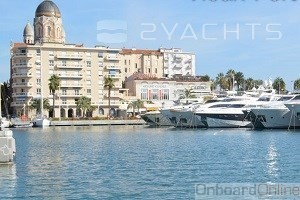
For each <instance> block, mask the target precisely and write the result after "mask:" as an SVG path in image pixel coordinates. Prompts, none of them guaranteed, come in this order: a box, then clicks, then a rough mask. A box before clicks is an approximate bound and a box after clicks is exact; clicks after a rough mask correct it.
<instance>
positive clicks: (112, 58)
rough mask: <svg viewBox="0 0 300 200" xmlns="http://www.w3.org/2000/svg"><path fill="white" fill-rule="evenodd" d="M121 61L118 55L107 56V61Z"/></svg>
mask: <svg viewBox="0 0 300 200" xmlns="http://www.w3.org/2000/svg"><path fill="white" fill-rule="evenodd" d="M120 59H121V57H120V56H118V55H116V54H115V55H113V54H110V55H107V56H106V60H110V61H119V60H120Z"/></svg>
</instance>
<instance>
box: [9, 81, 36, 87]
mask: <svg viewBox="0 0 300 200" xmlns="http://www.w3.org/2000/svg"><path fill="white" fill-rule="evenodd" d="M32 85H33V84H32V83H31V82H24V83H13V84H12V86H13V87H31V86H32Z"/></svg>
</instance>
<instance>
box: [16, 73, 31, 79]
mask: <svg viewBox="0 0 300 200" xmlns="http://www.w3.org/2000/svg"><path fill="white" fill-rule="evenodd" d="M26 77H32V73H14V74H12V78H26Z"/></svg>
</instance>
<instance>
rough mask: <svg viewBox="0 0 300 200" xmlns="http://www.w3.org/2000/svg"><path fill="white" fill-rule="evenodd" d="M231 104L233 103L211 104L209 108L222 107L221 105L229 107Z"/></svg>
mask: <svg viewBox="0 0 300 200" xmlns="http://www.w3.org/2000/svg"><path fill="white" fill-rule="evenodd" d="M230 105H231V104H217V105H213V106H210V107H209V108H221V107H228V106H230Z"/></svg>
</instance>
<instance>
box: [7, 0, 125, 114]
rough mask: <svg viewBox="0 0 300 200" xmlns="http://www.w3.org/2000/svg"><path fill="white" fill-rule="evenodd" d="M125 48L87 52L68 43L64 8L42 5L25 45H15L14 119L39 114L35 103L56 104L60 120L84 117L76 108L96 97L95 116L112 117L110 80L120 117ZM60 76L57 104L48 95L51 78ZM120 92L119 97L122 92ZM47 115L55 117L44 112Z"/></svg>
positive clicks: (48, 3)
mask: <svg viewBox="0 0 300 200" xmlns="http://www.w3.org/2000/svg"><path fill="white" fill-rule="evenodd" d="M120 51H121V49H112V48H107V47H95V48H87V47H84V46H83V45H75V44H66V43H65V32H64V28H63V23H62V20H61V13H60V11H59V8H58V7H57V6H56V4H54V3H53V2H52V1H50V0H48V1H43V2H42V3H41V4H40V5H39V6H38V7H37V9H36V13H35V18H34V26H33V27H32V26H31V24H30V23H27V25H26V26H25V29H24V32H23V43H13V44H12V46H11V82H12V88H13V103H12V105H11V106H12V107H13V108H14V110H15V114H17V115H21V114H26V115H27V116H29V117H31V116H34V115H35V114H36V112H35V111H34V110H30V109H29V108H28V107H29V105H30V103H31V102H32V101H33V100H34V99H41V98H47V99H49V103H50V105H52V102H53V100H55V105H56V107H55V116H60V117H76V116H82V110H80V109H77V108H76V101H77V100H78V99H79V98H80V97H81V96H87V97H89V98H91V103H92V106H94V108H95V110H94V111H93V112H92V113H90V114H89V115H91V116H106V115H107V114H108V90H107V88H105V87H104V79H105V77H111V78H112V79H113V80H115V87H114V89H113V90H112V92H111V106H112V109H111V112H112V113H115V112H116V109H117V108H118V105H119V104H120V100H121V98H122V94H121V93H120V92H122V76H121V73H120V72H121V66H120V60H121V58H120ZM53 74H56V75H58V76H59V77H60V88H59V91H57V92H56V95H55V97H54V99H53V96H52V94H50V91H49V86H48V84H49V78H50V77H51V76H52V75H53ZM119 91H120V92H119ZM43 114H44V115H47V116H52V113H50V112H48V111H46V110H44V111H43Z"/></svg>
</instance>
